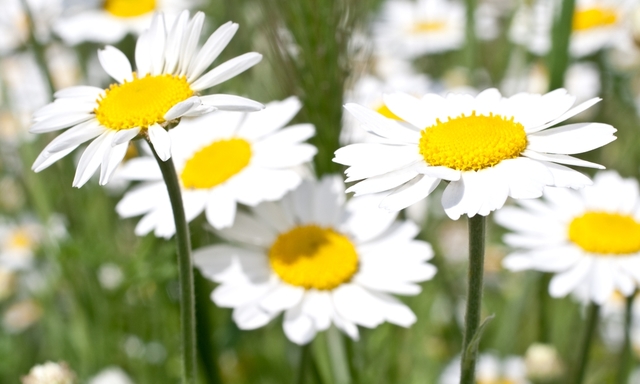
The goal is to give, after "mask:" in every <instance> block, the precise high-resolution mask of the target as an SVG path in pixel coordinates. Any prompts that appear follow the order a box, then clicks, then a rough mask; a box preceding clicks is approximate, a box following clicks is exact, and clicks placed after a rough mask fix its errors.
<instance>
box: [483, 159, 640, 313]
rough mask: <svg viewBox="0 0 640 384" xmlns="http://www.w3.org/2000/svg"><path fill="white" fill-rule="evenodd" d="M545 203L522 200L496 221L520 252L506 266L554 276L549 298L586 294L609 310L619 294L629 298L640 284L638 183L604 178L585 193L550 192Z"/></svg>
mask: <svg viewBox="0 0 640 384" xmlns="http://www.w3.org/2000/svg"><path fill="white" fill-rule="evenodd" d="M544 197H545V200H544V201H541V200H527V201H524V200H519V201H518V203H519V205H521V206H522V207H523V208H515V207H507V208H504V209H502V210H501V211H499V212H498V213H497V214H496V216H495V218H496V221H497V222H498V223H499V224H500V225H502V226H504V227H506V228H508V229H510V230H512V231H514V232H515V233H508V234H506V235H505V237H504V241H505V243H506V244H508V245H510V246H512V247H515V248H517V249H518V250H517V251H515V252H513V253H512V254H510V255H508V256H507V257H506V258H505V259H504V261H503V265H504V267H505V268H507V269H509V270H511V271H522V270H528V269H533V270H539V271H544V272H552V273H554V274H555V276H554V277H553V278H552V279H551V283H550V285H549V293H550V294H551V296H552V297H563V296H566V295H567V294H569V293H570V292H576V291H578V290H580V289H584V291H585V294H586V297H587V298H588V299H589V300H590V301H593V302H595V303H596V304H603V303H604V302H605V301H606V300H607V299H609V297H611V295H612V294H613V292H614V291H615V290H619V291H620V293H621V294H622V295H624V296H629V295H631V294H632V293H633V292H635V290H636V289H637V288H638V286H639V284H640V199H639V192H638V182H637V181H636V180H633V179H623V178H622V177H620V175H618V174H617V173H616V172H613V171H607V172H599V173H598V174H596V176H595V178H594V184H593V186H591V187H585V188H584V189H582V190H580V191H571V190H568V189H559V188H547V189H546V190H545V192H544Z"/></svg>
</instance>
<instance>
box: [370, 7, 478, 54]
mask: <svg viewBox="0 0 640 384" xmlns="http://www.w3.org/2000/svg"><path fill="white" fill-rule="evenodd" d="M373 34H374V40H375V44H376V46H377V47H380V48H377V49H382V50H388V51H389V52H391V53H393V54H394V55H399V56H401V57H403V58H416V57H418V56H422V55H425V54H429V53H439V52H444V51H450V50H455V49H458V48H460V47H461V46H462V45H463V44H464V39H465V35H464V34H465V8H464V5H463V4H462V3H461V2H458V1H451V0H418V1H415V2H414V1H409V0H388V1H387V2H385V3H384V4H383V8H382V11H381V14H380V20H379V21H378V22H377V23H375V24H374V30H373Z"/></svg>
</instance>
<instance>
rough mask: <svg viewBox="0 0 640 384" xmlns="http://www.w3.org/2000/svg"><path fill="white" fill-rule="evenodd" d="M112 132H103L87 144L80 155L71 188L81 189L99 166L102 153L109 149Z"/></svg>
mask: <svg viewBox="0 0 640 384" xmlns="http://www.w3.org/2000/svg"><path fill="white" fill-rule="evenodd" d="M113 135H114V132H105V133H103V134H102V135H100V136H98V137H97V138H96V139H95V140H93V141H92V142H91V144H89V146H88V147H87V149H85V151H84V152H83V153H82V157H80V161H79V162H78V168H77V169H76V175H75V177H74V178H73V186H74V187H76V188H80V187H82V186H83V185H84V184H85V183H86V182H87V181H89V178H90V177H91V176H92V175H93V174H94V173H95V171H96V170H97V169H98V167H99V166H100V163H101V161H102V157H103V155H104V152H105V151H106V150H108V149H109V148H111V140H113Z"/></svg>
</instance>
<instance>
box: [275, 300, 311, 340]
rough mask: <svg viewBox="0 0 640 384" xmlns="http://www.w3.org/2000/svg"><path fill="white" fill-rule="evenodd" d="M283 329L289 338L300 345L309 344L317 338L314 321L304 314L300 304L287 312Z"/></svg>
mask: <svg viewBox="0 0 640 384" xmlns="http://www.w3.org/2000/svg"><path fill="white" fill-rule="evenodd" d="M282 328H283V329H284V334H285V335H287V338H288V339H289V340H291V341H293V342H294V343H296V344H299V345H304V344H307V343H308V342H310V341H311V340H313V338H314V337H315V336H316V329H315V328H314V326H313V320H312V319H311V318H310V317H309V316H307V315H305V314H304V313H303V312H302V305H300V304H298V305H297V306H295V307H293V308H291V309H289V310H287V311H286V312H285V314H284V321H283V322H282Z"/></svg>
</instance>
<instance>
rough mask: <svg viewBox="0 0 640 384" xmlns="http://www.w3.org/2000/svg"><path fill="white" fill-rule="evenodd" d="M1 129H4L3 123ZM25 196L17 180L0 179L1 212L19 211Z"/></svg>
mask: <svg viewBox="0 0 640 384" xmlns="http://www.w3.org/2000/svg"><path fill="white" fill-rule="evenodd" d="M0 127H2V122H1V121H0ZM0 135H1V134H0ZM0 140H1V139H0ZM25 195H26V193H25V192H24V189H23V187H22V185H21V184H20V183H18V180H16V178H14V177H12V176H5V177H2V178H0V196H2V199H0V210H3V211H5V212H17V211H19V210H20V209H21V208H22V207H23V206H24V204H25V200H26V199H25Z"/></svg>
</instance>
